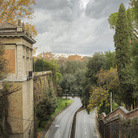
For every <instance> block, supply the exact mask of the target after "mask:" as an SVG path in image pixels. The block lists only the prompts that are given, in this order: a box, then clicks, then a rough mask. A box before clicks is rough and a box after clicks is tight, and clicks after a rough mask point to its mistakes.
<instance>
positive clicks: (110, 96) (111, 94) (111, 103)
mask: <svg viewBox="0 0 138 138" xmlns="http://www.w3.org/2000/svg"><path fill="white" fill-rule="evenodd" d="M110 112H112V92H110Z"/></svg>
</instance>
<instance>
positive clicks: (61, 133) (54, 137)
mask: <svg viewBox="0 0 138 138" xmlns="http://www.w3.org/2000/svg"><path fill="white" fill-rule="evenodd" d="M73 100H74V102H73V104H72V105H71V106H70V107H69V108H67V109H66V110H64V111H63V112H62V113H61V114H59V115H58V116H57V117H56V119H55V121H54V122H53V123H52V125H51V127H50V129H49V131H48V133H47V135H46V136H45V138H69V136H70V133H71V126H72V121H73V116H74V114H75V112H76V111H77V110H78V109H79V108H80V107H81V106H82V104H81V101H80V98H77V97H75V98H73Z"/></svg>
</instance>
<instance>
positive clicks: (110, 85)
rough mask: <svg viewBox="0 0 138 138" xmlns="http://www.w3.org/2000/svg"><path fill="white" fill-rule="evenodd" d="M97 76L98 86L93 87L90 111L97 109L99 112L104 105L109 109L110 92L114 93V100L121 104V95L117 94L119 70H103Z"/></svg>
mask: <svg viewBox="0 0 138 138" xmlns="http://www.w3.org/2000/svg"><path fill="white" fill-rule="evenodd" d="M96 76H97V86H96V85H95V86H92V87H91V90H90V98H89V105H88V109H89V110H91V109H94V108H97V109H98V111H99V110H100V108H101V107H102V106H103V105H104V106H105V107H108V106H109V105H110V104H109V92H113V96H114V97H113V98H114V100H116V102H118V103H119V102H120V101H119V97H118V96H119V95H118V93H116V91H117V89H118V85H119V79H118V74H117V69H116V68H115V69H114V68H111V69H110V70H103V69H102V70H100V71H99V72H98V73H97V75H96Z"/></svg>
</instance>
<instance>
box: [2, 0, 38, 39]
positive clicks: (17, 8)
mask: <svg viewBox="0 0 138 138" xmlns="http://www.w3.org/2000/svg"><path fill="white" fill-rule="evenodd" d="M35 4H36V3H35V0H0V23H1V22H10V23H13V24H16V23H17V20H18V19H20V18H27V19H31V18H32V13H33V7H32V6H33V5H35ZM26 28H29V30H30V31H31V32H32V34H33V35H34V36H35V35H36V34H37V32H36V29H35V27H34V26H33V25H31V24H30V23H27V24H26Z"/></svg>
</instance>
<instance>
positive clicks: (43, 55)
mask: <svg viewBox="0 0 138 138" xmlns="http://www.w3.org/2000/svg"><path fill="white" fill-rule="evenodd" d="M54 56H55V54H53V53H51V52H42V53H40V54H39V55H38V56H37V58H41V59H44V60H47V61H50V60H51V59H54Z"/></svg>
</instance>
